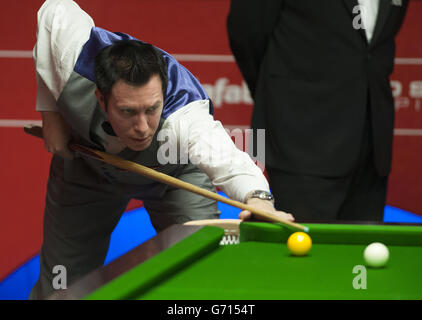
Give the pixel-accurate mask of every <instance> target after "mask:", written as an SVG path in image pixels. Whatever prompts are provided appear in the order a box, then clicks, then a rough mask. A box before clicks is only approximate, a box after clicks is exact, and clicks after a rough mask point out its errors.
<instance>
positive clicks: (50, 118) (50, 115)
mask: <svg viewBox="0 0 422 320" xmlns="http://www.w3.org/2000/svg"><path fill="white" fill-rule="evenodd" d="M41 114H42V124H43V136H44V146H45V149H46V150H47V151H48V152H51V153H53V154H56V155H58V156H60V157H62V158H67V159H72V158H73V157H74V155H73V153H72V151H70V150H69V148H68V143H69V141H70V138H71V134H70V128H69V126H68V125H67V124H66V122H65V121H64V120H63V118H62V116H61V115H60V113H58V112H52V111H43V112H41Z"/></svg>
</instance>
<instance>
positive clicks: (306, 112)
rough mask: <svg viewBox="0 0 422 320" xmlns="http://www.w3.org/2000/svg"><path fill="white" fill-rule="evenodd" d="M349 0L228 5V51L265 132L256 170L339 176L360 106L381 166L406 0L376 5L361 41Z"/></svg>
mask: <svg viewBox="0 0 422 320" xmlns="http://www.w3.org/2000/svg"><path fill="white" fill-rule="evenodd" d="M356 5H358V2H357V0H278V1H277V0H263V1H257V0H232V2H231V7H230V13H229V16H228V20H227V27H228V35H229V40H230V46H231V49H232V51H233V54H234V56H235V58H236V61H237V63H238V66H239V68H240V70H241V72H242V74H243V76H244V78H245V81H246V82H247V84H248V86H249V89H250V91H251V94H252V96H253V98H254V103H255V105H254V110H253V116H252V124H251V127H252V128H254V129H258V128H265V129H266V159H265V160H266V161H265V162H266V165H267V166H269V167H273V168H278V169H281V170H285V171H289V172H296V173H301V174H309V175H322V176H343V175H346V174H349V173H350V172H351V171H352V170H353V169H354V168H355V166H356V162H357V159H358V155H359V150H360V146H361V142H362V134H363V126H364V121H365V117H366V116H367V113H366V112H367V108H368V106H369V107H370V109H369V111H370V112H371V117H370V118H371V121H372V137H373V144H374V158H375V165H376V169H377V171H378V173H379V174H380V175H387V174H388V173H389V171H390V167H391V153H392V139H393V127H394V100H393V96H392V92H391V87H390V82H389V76H390V74H391V73H392V71H393V65H394V55H395V42H394V39H395V36H396V34H397V32H398V31H399V29H400V27H401V25H402V22H403V19H404V16H405V12H406V9H407V6H408V0H403V1H402V5H401V6H396V5H393V4H392V0H380V5H379V12H378V17H377V21H376V26H375V29H374V34H373V37H372V40H371V42H370V43H369V44H368V41H367V38H366V35H365V30H363V29H356V28H354V26H353V22H355V24H356V23H358V24H359V23H361V22H362V20H360V17H359V16H358V14H359V12H356V13H353V9H354V7H355V6H356Z"/></svg>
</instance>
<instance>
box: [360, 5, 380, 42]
mask: <svg viewBox="0 0 422 320" xmlns="http://www.w3.org/2000/svg"><path fill="white" fill-rule="evenodd" d="M358 2H359V5H360V6H361V16H362V22H363V26H364V28H365V33H366V38H367V39H368V42H371V40H372V36H373V34H374V29H375V24H376V22H377V16H378V9H379V3H380V0H358Z"/></svg>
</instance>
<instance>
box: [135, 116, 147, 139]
mask: <svg viewBox="0 0 422 320" xmlns="http://www.w3.org/2000/svg"><path fill="white" fill-rule="evenodd" d="M133 128H134V130H135V131H136V132H137V133H140V134H145V133H146V132H147V131H148V121H147V118H146V117H145V115H143V114H139V115H138V116H137V117H136V118H135V123H134V126H133Z"/></svg>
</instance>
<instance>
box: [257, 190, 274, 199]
mask: <svg viewBox="0 0 422 320" xmlns="http://www.w3.org/2000/svg"><path fill="white" fill-rule="evenodd" d="M256 196H257V197H258V198H259V199H263V200H273V199H274V197H273V195H272V194H271V193H269V192H266V191H259V192H257V195H256Z"/></svg>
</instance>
